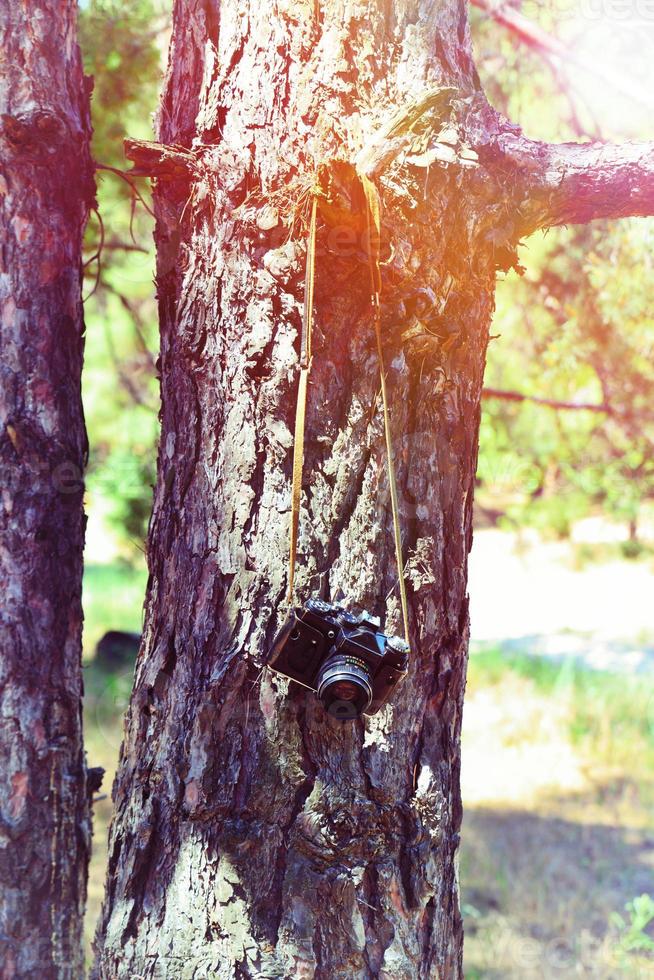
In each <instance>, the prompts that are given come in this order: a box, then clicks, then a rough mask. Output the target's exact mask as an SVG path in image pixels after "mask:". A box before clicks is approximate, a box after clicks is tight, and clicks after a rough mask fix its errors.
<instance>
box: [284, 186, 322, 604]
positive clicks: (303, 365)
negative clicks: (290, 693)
mask: <svg viewBox="0 0 654 980" xmlns="http://www.w3.org/2000/svg"><path fill="white" fill-rule="evenodd" d="M317 206H318V199H317V198H316V196H315V194H314V196H313V200H312V202H311V218H310V220H309V233H308V236H307V260H306V271H305V276H304V311H303V314H302V339H301V343H300V381H299V384H298V390H297V408H296V410H295V439H294V443H293V481H292V484H291V543H290V557H289V567H288V602H289V603H292V602H293V586H294V585H295V561H296V557H297V539H298V529H299V526H300V502H301V499H302V466H303V464H304V423H305V419H306V414H307V390H308V386H309V371H310V370H311V331H312V327H313V284H314V279H315V271H316V214H317Z"/></svg>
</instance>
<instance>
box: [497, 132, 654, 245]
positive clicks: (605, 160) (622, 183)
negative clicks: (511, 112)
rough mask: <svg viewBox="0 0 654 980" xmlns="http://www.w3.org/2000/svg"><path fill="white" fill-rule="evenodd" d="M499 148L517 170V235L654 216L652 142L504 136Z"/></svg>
mask: <svg viewBox="0 0 654 980" xmlns="http://www.w3.org/2000/svg"><path fill="white" fill-rule="evenodd" d="M498 148H499V149H500V152H501V153H502V154H505V155H506V157H507V158H510V159H511V160H512V163H513V165H514V166H515V168H516V179H517V184H516V191H517V192H518V196H519V197H521V198H522V200H521V201H519V204H518V230H519V231H520V233H521V234H529V233H530V232H532V231H535V230H536V229H537V228H549V227H552V226H554V225H565V224H586V223H587V222H588V221H592V220H593V219H595V218H629V217H647V216H649V215H653V214H654V142H653V143H624V144H612V143H560V144H548V143H539V142H536V141H532V140H527V139H525V137H523V136H522V134H518V133H515V132H512V133H508V132H505V133H503V134H502V135H501V136H500V137H499V138H498ZM521 184H522V187H520V185H521Z"/></svg>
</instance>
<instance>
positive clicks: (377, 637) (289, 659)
mask: <svg viewBox="0 0 654 980" xmlns="http://www.w3.org/2000/svg"><path fill="white" fill-rule="evenodd" d="M408 658H409V645H408V644H407V643H405V641H404V640H403V639H401V638H400V637H398V636H386V634H385V633H382V632H381V630H380V621H379V619H377V618H376V617H373V616H370V615H369V614H368V613H366V612H362V613H360V614H359V615H353V614H352V613H351V612H349V611H348V610H347V609H346V608H344V607H343V606H341V605H336V604H333V603H329V602H324V601H323V600H322V599H316V598H312V599H309V600H308V601H307V602H306V604H305V605H304V606H302V607H297V608H295V609H293V610H292V611H291V613H290V615H289V616H288V619H287V620H286V622H285V623H284V625H283V626H282V628H281V630H280V632H279V633H278V635H277V637H276V638H275V641H274V643H273V646H272V649H271V651H270V654H269V656H268V658H267V664H268V666H269V667H271V668H272V669H273V670H275V671H277V673H279V674H283V675H284V676H285V677H290V679H291V680H293V681H295V682H296V683H297V684H302V685H304V687H308V688H309V689H310V690H312V691H315V692H316V693H317V695H318V697H319V699H320V701H321V703H322V705H323V707H324V708H325V710H326V711H328V712H329V714H330V715H331V716H332V717H333V718H336V719H339V720H341V721H348V720H351V719H353V718H357V717H359V715H361V714H366V715H374V714H375V712H377V711H379V709H380V708H381V706H382V705H383V704H385V702H386V701H387V700H388V698H389V696H390V694H391V693H392V691H393V690H394V688H395V686H396V685H397V683H398V681H400V680H401V679H402V678H403V677H404V676H405V674H406V672H407V666H408Z"/></svg>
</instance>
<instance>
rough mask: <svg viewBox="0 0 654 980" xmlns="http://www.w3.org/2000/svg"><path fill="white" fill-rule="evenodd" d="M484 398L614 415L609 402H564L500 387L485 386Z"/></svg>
mask: <svg viewBox="0 0 654 980" xmlns="http://www.w3.org/2000/svg"><path fill="white" fill-rule="evenodd" d="M481 394H482V398H499V399H502V400H503V401H508V402H534V403H535V404H536V405H545V407H546V408H556V409H565V410H566V411H567V410H574V411H583V412H603V413H604V414H606V415H612V414H613V409H612V408H611V406H610V405H608V404H603V405H600V404H596V403H594V402H563V401H558V400H557V399H555V398H538V397H537V396H536V395H523V394H522V392H520V391H504V390H503V389H500V388H484V389H483V390H482V393H481Z"/></svg>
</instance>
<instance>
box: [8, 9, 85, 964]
mask: <svg viewBox="0 0 654 980" xmlns="http://www.w3.org/2000/svg"><path fill="white" fill-rule="evenodd" d="M76 18H77V3H76V2H75V0H33V2H31V3H29V4H26V3H14V2H13V0H0V46H1V48H2V60H1V61H0V154H1V161H0V239H1V242H2V247H1V251H0V322H1V332H0V460H1V466H2V481H1V498H0V501H1V502H0V589H1V591H2V605H1V608H0V976H2V977H3V978H5V980H9V978H13V977H20V978H34V980H37V978H38V980H43V978H50V977H57V978H60V977H61V978H64V977H71V978H73V977H74V978H78V977H80V976H81V975H82V972H83V967H82V951H81V928H82V916H83V912H84V902H85V895H86V868H87V863H88V855H89V844H90V812H89V800H88V793H87V780H86V770H85V767H84V757H83V752H82V728H81V691H82V680H81V676H82V675H81V663H80V657H81V630H82V609H81V580H82V549H83V543H84V514H83V507H82V472H83V468H84V461H85V455H86V433H85V428H84V417H83V413H82V402H81V388H80V379H81V369H82V348H83V333H84V326H83V316H82V303H81V244H82V231H83V228H84V225H85V222H86V218H87V214H88V210H89V205H90V203H92V202H93V197H94V183H93V171H92V165H91V158H90V153H89V138H90V132H91V127H90V121H89V113H88V91H87V90H86V88H85V84H84V77H83V74H82V66H81V59H80V53H79V49H78V47H77V43H76Z"/></svg>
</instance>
